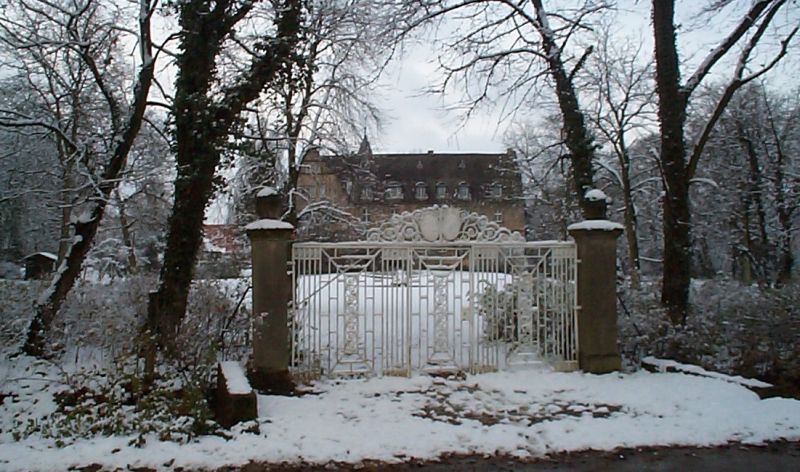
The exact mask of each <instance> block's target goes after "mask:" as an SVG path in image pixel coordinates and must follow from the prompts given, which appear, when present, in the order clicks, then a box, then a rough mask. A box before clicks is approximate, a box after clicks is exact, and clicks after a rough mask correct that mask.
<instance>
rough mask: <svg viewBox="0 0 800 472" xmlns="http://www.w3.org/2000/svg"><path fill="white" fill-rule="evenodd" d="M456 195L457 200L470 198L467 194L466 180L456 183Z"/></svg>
mask: <svg viewBox="0 0 800 472" xmlns="http://www.w3.org/2000/svg"><path fill="white" fill-rule="evenodd" d="M456 197H458V199H459V200H469V199H470V198H471V197H470V194H469V185H468V184H467V183H466V182H461V183H459V184H458V191H457V192H456Z"/></svg>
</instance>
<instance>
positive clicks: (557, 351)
mask: <svg viewBox="0 0 800 472" xmlns="http://www.w3.org/2000/svg"><path fill="white" fill-rule="evenodd" d="M292 279H293V283H294V298H293V300H292V303H291V308H292V313H293V319H292V322H291V331H292V343H291V344H292V370H293V371H294V372H295V373H296V374H298V375H300V374H302V375H307V376H311V377H315V376H319V375H326V376H333V375H374V374H383V375H389V374H391V375H397V374H401V375H409V374H411V373H412V372H420V371H428V372H451V371H468V372H482V371H490V370H497V369H504V368H508V367H512V366H522V365H540V364H541V363H543V362H545V363H550V364H555V365H556V366H557V367H560V368H566V369H570V368H575V367H576V365H577V362H576V361H577V345H576V343H577V336H576V324H575V318H576V311H575V310H576V306H575V304H576V281H575V280H576V255H575V245H574V243H572V242H557V241H555V242H526V241H525V240H524V238H523V237H522V236H521V235H520V234H519V233H516V232H513V231H509V230H508V229H507V228H504V227H502V226H500V225H498V224H497V223H495V222H493V221H489V220H488V219H487V218H486V217H485V216H483V215H478V214H476V213H471V212H466V211H462V210H459V209H456V208H451V207H431V208H427V209H423V210H417V211H415V212H408V213H402V214H399V215H394V216H393V217H392V218H390V219H389V220H388V221H387V222H385V223H384V224H382V225H381V226H380V227H378V228H375V229H373V230H370V231H369V232H368V234H367V239H366V241H353V242H343V243H297V244H295V245H294V247H293V253H292Z"/></svg>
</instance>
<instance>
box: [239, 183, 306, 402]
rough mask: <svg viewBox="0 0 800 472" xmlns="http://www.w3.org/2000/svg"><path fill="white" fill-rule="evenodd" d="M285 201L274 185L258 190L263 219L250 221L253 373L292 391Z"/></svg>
mask: <svg viewBox="0 0 800 472" xmlns="http://www.w3.org/2000/svg"><path fill="white" fill-rule="evenodd" d="M282 206H283V202H282V200H281V198H280V196H279V195H278V194H277V193H276V192H275V191H274V189H271V188H265V189H263V190H261V191H260V192H259V193H258V196H257V199H256V211H257V213H258V216H259V218H260V219H258V220H256V221H254V222H252V223H250V224H249V225H247V226H246V228H245V230H246V231H247V236H248V238H250V246H251V251H252V263H253V273H252V286H253V294H252V296H253V330H254V333H253V357H252V362H251V365H250V371H249V377H250V382H251V384H252V385H253V386H254V387H255V388H257V389H259V390H262V391H265V392H271V393H289V392H290V391H291V390H292V389H293V387H294V386H293V384H292V381H291V377H290V375H289V326H288V317H287V315H288V302H289V300H290V295H291V289H292V281H291V277H290V275H289V273H288V264H289V261H290V257H291V243H292V240H293V239H294V226H292V225H291V224H289V223H286V222H285V221H280V219H279V218H280V215H281V212H282Z"/></svg>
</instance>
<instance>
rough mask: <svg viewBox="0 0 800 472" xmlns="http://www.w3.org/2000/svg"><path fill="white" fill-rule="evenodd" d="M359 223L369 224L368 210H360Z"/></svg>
mask: <svg viewBox="0 0 800 472" xmlns="http://www.w3.org/2000/svg"><path fill="white" fill-rule="evenodd" d="M361 221H363V222H364V223H369V209H368V208H364V209H363V210H361Z"/></svg>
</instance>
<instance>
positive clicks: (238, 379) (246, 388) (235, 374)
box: [219, 361, 253, 395]
mask: <svg viewBox="0 0 800 472" xmlns="http://www.w3.org/2000/svg"><path fill="white" fill-rule="evenodd" d="M219 367H220V370H222V376H223V377H225V384H226V385H227V386H228V393H232V394H234V395H247V394H248V393H250V392H252V391H253V389H252V387H250V382H248V381H247V375H246V374H245V372H244V369H243V368H242V366H241V365H240V364H239V363H238V362H236V361H225V362H220V363H219Z"/></svg>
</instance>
